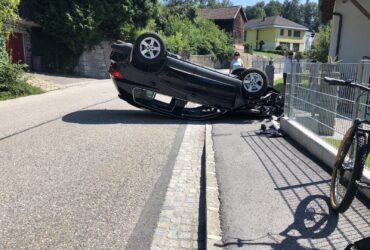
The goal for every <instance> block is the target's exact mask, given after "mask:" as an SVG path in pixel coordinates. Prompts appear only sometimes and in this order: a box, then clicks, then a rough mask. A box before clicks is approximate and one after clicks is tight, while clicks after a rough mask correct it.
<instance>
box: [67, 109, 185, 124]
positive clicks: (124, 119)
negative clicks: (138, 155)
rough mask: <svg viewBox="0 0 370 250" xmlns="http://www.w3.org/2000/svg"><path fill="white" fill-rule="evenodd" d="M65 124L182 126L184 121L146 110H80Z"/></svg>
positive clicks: (71, 114)
mask: <svg viewBox="0 0 370 250" xmlns="http://www.w3.org/2000/svg"><path fill="white" fill-rule="evenodd" d="M62 120H63V121H64V122H68V123H78V124H95V125H99V124H180V123H182V122H183V120H180V119H175V118H171V117H166V116H163V115H159V114H156V113H153V112H150V111H146V110H108V109H92V110H91V109H89V110H80V111H76V112H73V113H70V114H67V115H65V116H63V117H62Z"/></svg>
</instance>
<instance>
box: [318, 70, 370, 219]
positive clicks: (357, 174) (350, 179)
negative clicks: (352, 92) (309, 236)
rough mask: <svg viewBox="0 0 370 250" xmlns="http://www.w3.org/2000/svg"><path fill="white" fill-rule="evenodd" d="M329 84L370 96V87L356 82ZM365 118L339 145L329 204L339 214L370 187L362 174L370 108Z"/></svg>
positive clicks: (357, 121)
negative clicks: (361, 192)
mask: <svg viewBox="0 0 370 250" xmlns="http://www.w3.org/2000/svg"><path fill="white" fill-rule="evenodd" d="M324 80H325V81H326V82H327V83H329V85H338V86H349V87H356V88H359V89H360V90H363V92H362V93H361V94H360V95H359V96H358V99H357V101H358V100H359V98H360V97H361V96H363V95H364V94H366V93H370V88H369V87H366V86H364V85H361V84H358V83H355V82H353V81H352V80H338V79H334V78H330V77H325V78H324ZM366 113H367V115H366V118H365V119H359V118H356V119H355V120H354V122H353V124H352V126H351V127H350V128H349V129H348V130H347V132H346V133H345V135H344V138H343V140H342V142H341V143H340V146H339V149H338V153H337V156H336V162H335V165H334V167H333V172H332V176H331V182H330V205H331V207H332V209H333V210H334V211H336V212H339V213H344V212H345V211H346V210H347V209H348V208H349V206H350V205H351V203H352V201H353V199H354V197H355V196H356V193H357V190H358V188H359V187H361V188H370V183H368V182H366V181H362V180H361V177H362V172H363V169H364V165H365V163H366V159H367V156H368V154H369V148H370V129H365V128H364V126H363V125H370V108H368V107H367V109H366Z"/></svg>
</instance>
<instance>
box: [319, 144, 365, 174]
mask: <svg viewBox="0 0 370 250" xmlns="http://www.w3.org/2000/svg"><path fill="white" fill-rule="evenodd" d="M324 140H325V141H326V142H328V143H329V144H330V145H332V146H334V147H336V148H339V145H340V143H341V140H339V139H334V138H324ZM365 167H366V168H370V155H368V156H367V159H366V162H365Z"/></svg>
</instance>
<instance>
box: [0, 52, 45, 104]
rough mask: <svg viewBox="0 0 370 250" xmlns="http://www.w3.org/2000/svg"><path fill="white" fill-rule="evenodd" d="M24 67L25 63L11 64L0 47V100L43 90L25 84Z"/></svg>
mask: <svg viewBox="0 0 370 250" xmlns="http://www.w3.org/2000/svg"><path fill="white" fill-rule="evenodd" d="M25 68H26V65H21V64H12V63H11V62H10V58H9V57H8V55H7V54H6V51H5V49H4V47H0V100H5V99H11V98H15V97H19V96H25V95H32V94H39V93H42V92H43V91H42V90H41V89H39V88H37V87H34V86H31V85H29V84H27V82H26V79H25V76H24V69H25Z"/></svg>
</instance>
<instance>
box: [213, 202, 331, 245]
mask: <svg viewBox="0 0 370 250" xmlns="http://www.w3.org/2000/svg"><path fill="white" fill-rule="evenodd" d="M337 224H338V215H337V214H335V213H333V212H332V210H330V209H329V203H328V198H327V197H326V196H323V195H313V196H309V197H307V198H305V199H303V200H302V201H301V202H300V203H299V205H298V207H297V209H296V211H295V214H294V222H293V223H292V224H291V225H290V226H289V227H288V228H287V229H285V230H284V231H283V232H281V233H280V234H278V235H273V234H266V235H265V236H263V237H260V238H258V239H249V240H247V239H239V238H236V239H235V241H230V242H226V243H225V244H222V245H218V244H215V246H217V247H222V248H224V247H228V246H237V247H243V246H269V247H271V248H272V249H308V248H305V247H302V246H301V245H300V244H299V242H298V240H300V239H320V238H325V237H327V236H329V235H330V234H331V233H332V232H334V230H335V228H336V226H337ZM280 236H282V237H284V239H283V240H278V239H275V238H278V237H280ZM264 238H266V239H268V241H273V243H269V242H261V240H263V239H264Z"/></svg>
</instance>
